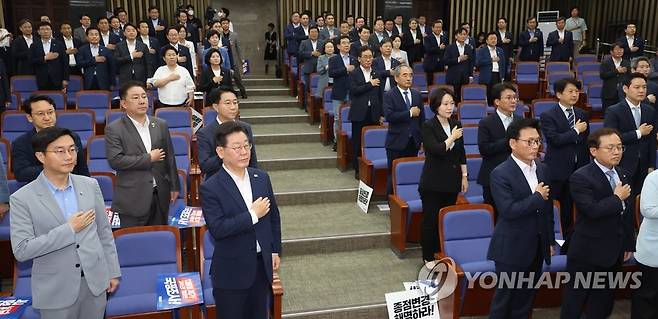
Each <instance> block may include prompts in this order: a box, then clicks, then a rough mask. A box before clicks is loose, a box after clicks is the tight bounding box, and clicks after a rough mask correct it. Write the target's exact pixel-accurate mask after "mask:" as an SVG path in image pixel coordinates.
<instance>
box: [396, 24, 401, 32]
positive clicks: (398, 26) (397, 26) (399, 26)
mask: <svg viewBox="0 0 658 319" xmlns="http://www.w3.org/2000/svg"><path fill="white" fill-rule="evenodd" d="M395 27H396V28H397V29H398V34H399V35H402V25H397V24H396V25H395Z"/></svg>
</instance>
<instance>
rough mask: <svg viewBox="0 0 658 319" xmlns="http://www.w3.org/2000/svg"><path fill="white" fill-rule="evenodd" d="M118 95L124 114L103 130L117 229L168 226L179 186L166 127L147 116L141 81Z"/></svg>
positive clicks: (132, 83)
mask: <svg viewBox="0 0 658 319" xmlns="http://www.w3.org/2000/svg"><path fill="white" fill-rule="evenodd" d="M119 97H120V98H121V100H120V105H121V107H122V108H124V109H125V111H126V114H125V115H123V116H122V117H121V118H119V119H117V120H115V121H114V122H112V123H110V124H109V125H108V126H107V127H106V128H105V152H106V156H107V160H108V162H109V163H110V166H111V167H112V168H113V169H114V170H116V172H117V183H116V185H115V187H114V198H113V200H112V211H114V212H117V213H118V214H119V217H120V220H121V227H132V226H148V225H166V224H167V221H168V211H169V204H170V203H171V202H173V201H174V200H175V199H176V197H178V192H179V190H180V184H179V182H178V172H177V170H176V157H175V156H174V148H173V146H172V143H171V136H170V135H169V127H168V126H167V122H165V121H164V120H162V119H159V118H157V117H152V116H148V115H147V114H146V112H147V110H148V98H147V96H146V90H145V88H144V84H143V83H140V82H137V81H128V82H126V83H124V84H123V85H122V86H121V89H120V90H119Z"/></svg>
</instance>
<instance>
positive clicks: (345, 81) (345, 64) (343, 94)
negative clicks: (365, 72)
mask: <svg viewBox="0 0 658 319" xmlns="http://www.w3.org/2000/svg"><path fill="white" fill-rule="evenodd" d="M338 41H339V45H338V50H339V51H338V54H335V55H334V56H332V57H331V58H330V59H329V70H328V72H329V77H331V78H333V79H334V85H333V86H332V87H331V100H332V103H333V106H334V146H333V148H334V151H335V149H336V138H337V136H338V124H339V123H340V105H341V104H343V102H345V101H347V100H348V99H349V94H350V83H351V81H350V74H351V73H352V71H354V69H355V68H356V63H357V61H356V58H354V57H353V56H351V55H350V38H349V37H348V36H346V35H343V36H341V37H340V38H339V40H338Z"/></svg>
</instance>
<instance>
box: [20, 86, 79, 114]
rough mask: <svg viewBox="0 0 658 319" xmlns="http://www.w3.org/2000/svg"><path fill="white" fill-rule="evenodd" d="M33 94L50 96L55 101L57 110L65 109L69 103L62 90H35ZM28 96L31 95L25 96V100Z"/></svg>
mask: <svg viewBox="0 0 658 319" xmlns="http://www.w3.org/2000/svg"><path fill="white" fill-rule="evenodd" d="M31 95H45V96H48V97H50V98H51V99H53V101H54V102H55V109H56V110H65V109H66V105H67V104H68V100H67V99H66V95H65V94H64V93H62V91H34V92H32V93H31ZM28 97H29V96H25V97H23V101H25V100H26V99H27V98H28Z"/></svg>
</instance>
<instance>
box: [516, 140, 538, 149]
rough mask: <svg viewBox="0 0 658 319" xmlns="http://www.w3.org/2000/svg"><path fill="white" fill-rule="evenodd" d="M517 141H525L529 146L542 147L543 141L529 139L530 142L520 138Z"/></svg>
mask: <svg viewBox="0 0 658 319" xmlns="http://www.w3.org/2000/svg"><path fill="white" fill-rule="evenodd" d="M515 140H517V141H523V142H525V143H526V144H527V145H528V146H530V147H532V146H539V145H541V139H529V140H522V139H520V138H517V139H515Z"/></svg>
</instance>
